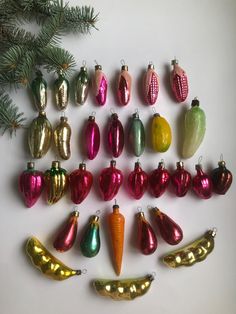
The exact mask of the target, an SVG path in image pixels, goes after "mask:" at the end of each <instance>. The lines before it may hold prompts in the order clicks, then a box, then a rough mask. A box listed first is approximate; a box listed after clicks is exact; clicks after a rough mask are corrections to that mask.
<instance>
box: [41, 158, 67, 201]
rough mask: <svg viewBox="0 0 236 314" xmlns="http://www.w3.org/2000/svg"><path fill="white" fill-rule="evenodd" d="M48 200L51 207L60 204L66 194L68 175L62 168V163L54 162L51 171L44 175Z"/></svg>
mask: <svg viewBox="0 0 236 314" xmlns="http://www.w3.org/2000/svg"><path fill="white" fill-rule="evenodd" d="M44 178H45V190H46V199H47V203H48V204H49V205H52V204H55V203H56V202H58V201H59V200H60V199H61V198H62V196H63V195H64V194H65V192H66V190H67V186H68V175H67V172H66V170H65V169H63V168H61V163H60V161H56V160H55V161H53V162H52V167H51V169H49V170H47V171H46V172H45V175H44Z"/></svg>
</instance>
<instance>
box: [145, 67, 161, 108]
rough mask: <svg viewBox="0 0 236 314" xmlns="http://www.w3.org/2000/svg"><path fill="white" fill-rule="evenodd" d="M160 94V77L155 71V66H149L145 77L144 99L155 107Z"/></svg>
mask: <svg viewBox="0 0 236 314" xmlns="http://www.w3.org/2000/svg"><path fill="white" fill-rule="evenodd" d="M158 93H159V77H158V75H157V74H156V72H155V71H154V65H153V64H149V65H148V70H147V72H146V74H145V77H144V98H145V101H146V103H147V104H148V105H154V104H155V103H156V101H157V96H158Z"/></svg>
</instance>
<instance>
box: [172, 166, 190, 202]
mask: <svg viewBox="0 0 236 314" xmlns="http://www.w3.org/2000/svg"><path fill="white" fill-rule="evenodd" d="M176 167H177V168H176V170H175V172H174V173H173V174H172V176H171V183H172V185H173V187H174V189H175V194H176V195H177V196H178V197H183V196H185V195H186V194H187V192H188V190H189V189H190V187H191V174H190V173H189V172H188V171H186V170H185V169H184V163H183V162H182V161H179V162H177V163H176Z"/></svg>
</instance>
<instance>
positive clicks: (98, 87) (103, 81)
mask: <svg viewBox="0 0 236 314" xmlns="http://www.w3.org/2000/svg"><path fill="white" fill-rule="evenodd" d="M107 85H108V84H107V78H106V76H105V74H104V73H103V71H102V66H101V65H98V64H96V65H95V74H94V81H93V89H94V95H95V99H96V102H97V104H98V105H99V106H104V105H105V103H106V100H107Z"/></svg>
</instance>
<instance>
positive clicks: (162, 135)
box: [151, 113, 172, 153]
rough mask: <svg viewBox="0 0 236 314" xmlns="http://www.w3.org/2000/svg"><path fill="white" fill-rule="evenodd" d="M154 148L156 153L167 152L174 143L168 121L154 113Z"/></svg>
mask: <svg viewBox="0 0 236 314" xmlns="http://www.w3.org/2000/svg"><path fill="white" fill-rule="evenodd" d="M151 137H152V148H153V150H154V151H155V152H159V153H164V152H166V151H167V150H168V149H169V147H170V145H171V141H172V132H171V128H170V125H169V123H168V122H167V120H166V119H165V118H163V117H161V116H160V114H159V113H154V115H153V118H152V124H151Z"/></svg>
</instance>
